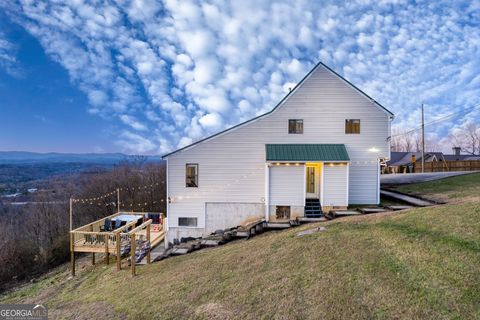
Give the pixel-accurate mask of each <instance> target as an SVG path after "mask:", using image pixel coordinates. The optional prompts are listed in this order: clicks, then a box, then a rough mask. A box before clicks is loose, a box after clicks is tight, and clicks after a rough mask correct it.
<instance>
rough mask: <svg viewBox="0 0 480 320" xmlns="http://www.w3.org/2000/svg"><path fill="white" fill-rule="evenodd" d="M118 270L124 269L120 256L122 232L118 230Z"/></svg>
mask: <svg viewBox="0 0 480 320" xmlns="http://www.w3.org/2000/svg"><path fill="white" fill-rule="evenodd" d="M116 237H117V239H116V240H117V270H121V269H122V257H121V256H120V232H117V235H116Z"/></svg>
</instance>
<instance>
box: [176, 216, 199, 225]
mask: <svg viewBox="0 0 480 320" xmlns="http://www.w3.org/2000/svg"><path fill="white" fill-rule="evenodd" d="M178 226H179V227H196V226H197V218H192V217H179V218H178Z"/></svg>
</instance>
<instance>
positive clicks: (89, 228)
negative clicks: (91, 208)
mask: <svg viewBox="0 0 480 320" xmlns="http://www.w3.org/2000/svg"><path fill="white" fill-rule="evenodd" d="M119 215H133V216H139V219H138V220H135V221H131V222H128V223H126V224H125V225H123V226H121V227H119V228H117V229H114V230H110V231H103V230H102V227H103V226H104V225H105V220H106V219H110V220H112V219H114V218H115V217H117V216H119ZM160 216H161V217H162V214H160ZM162 221H163V220H162ZM164 238H165V231H164V229H163V225H162V224H152V220H151V219H147V213H143V212H142V213H140V212H117V213H115V214H113V215H110V216H108V217H105V218H103V219H100V220H97V221H94V222H92V223H89V224H87V225H84V226H82V227H80V228H77V229H74V230H72V231H70V255H71V263H72V274H73V275H75V253H76V252H85V253H92V263H93V264H95V253H103V254H105V262H106V263H107V264H108V263H109V260H110V254H113V255H115V256H116V258H117V259H116V260H117V269H118V270H120V269H121V259H122V256H125V255H128V254H131V259H132V260H133V261H135V254H136V253H137V252H136V248H137V249H139V248H138V246H139V245H142V244H143V245H145V244H148V242H149V246H148V247H149V248H153V247H155V246H157V245H158V244H160V243H161V242H162V241H163V239H164ZM149 257H150V250H148V261H150V259H149ZM133 265H135V263H133ZM132 272H133V273H134V272H135V271H134V268H132Z"/></svg>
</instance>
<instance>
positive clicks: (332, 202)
mask: <svg viewBox="0 0 480 320" xmlns="http://www.w3.org/2000/svg"><path fill="white" fill-rule="evenodd" d="M347 185H348V166H346V165H342V166H340V165H334V166H330V165H328V164H325V165H324V166H323V186H324V188H323V203H322V206H345V205H348V199H347V188H348V186H347Z"/></svg>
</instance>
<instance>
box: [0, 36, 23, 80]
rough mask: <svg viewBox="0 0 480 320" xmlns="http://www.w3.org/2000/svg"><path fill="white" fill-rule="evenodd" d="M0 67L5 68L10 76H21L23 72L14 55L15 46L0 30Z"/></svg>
mask: <svg viewBox="0 0 480 320" xmlns="http://www.w3.org/2000/svg"><path fill="white" fill-rule="evenodd" d="M0 69H3V70H5V72H7V73H8V74H9V75H11V76H12V77H16V78H18V77H21V76H22V75H23V72H22V70H21V68H20V65H19V63H18V61H17V58H16V57H15V46H14V44H12V43H11V42H10V41H8V40H7V39H6V37H5V35H4V34H3V33H2V32H1V31H0Z"/></svg>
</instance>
